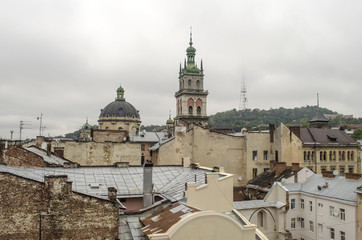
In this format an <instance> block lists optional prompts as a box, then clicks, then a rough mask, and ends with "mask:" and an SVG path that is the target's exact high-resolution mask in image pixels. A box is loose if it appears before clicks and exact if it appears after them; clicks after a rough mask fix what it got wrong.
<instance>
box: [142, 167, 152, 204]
mask: <svg viewBox="0 0 362 240" xmlns="http://www.w3.org/2000/svg"><path fill="white" fill-rule="evenodd" d="M152 168H153V163H145V164H144V165H143V207H144V208H146V207H149V206H152V204H153V183H152Z"/></svg>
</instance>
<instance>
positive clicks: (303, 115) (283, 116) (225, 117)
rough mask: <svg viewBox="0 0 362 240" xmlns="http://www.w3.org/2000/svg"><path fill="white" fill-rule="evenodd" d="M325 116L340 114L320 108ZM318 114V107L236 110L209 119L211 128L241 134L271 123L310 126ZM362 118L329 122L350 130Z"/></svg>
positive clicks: (359, 122) (361, 121)
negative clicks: (351, 125)
mask: <svg viewBox="0 0 362 240" xmlns="http://www.w3.org/2000/svg"><path fill="white" fill-rule="evenodd" d="M320 111H321V112H322V113H323V114H338V113H337V112H334V111H332V110H329V109H327V108H320ZM316 112H317V106H306V107H300V108H293V109H287V108H283V107H280V108H277V109H269V110H260V109H253V110H251V109H246V110H239V111H237V110H236V109H233V110H229V111H225V112H219V113H216V114H215V115H211V116H210V118H209V126H210V128H233V129H234V131H237V132H239V131H240V130H241V129H242V128H247V129H248V130H262V129H267V126H268V125H269V124H270V123H274V124H279V123H281V122H282V123H284V124H286V125H289V124H292V123H293V122H295V123H297V124H300V125H302V126H309V120H311V119H312V118H313V117H314V116H315V115H316ZM361 123H362V118H358V119H357V118H344V117H342V115H339V116H337V117H336V118H334V119H332V120H330V121H329V125H331V126H335V125H342V126H345V127H346V128H348V124H361Z"/></svg>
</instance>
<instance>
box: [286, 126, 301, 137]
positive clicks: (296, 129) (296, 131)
mask: <svg viewBox="0 0 362 240" xmlns="http://www.w3.org/2000/svg"><path fill="white" fill-rule="evenodd" d="M289 130H290V132H292V133H294V135H295V136H297V137H298V138H300V126H290V127H289Z"/></svg>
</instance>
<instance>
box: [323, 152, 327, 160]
mask: <svg viewBox="0 0 362 240" xmlns="http://www.w3.org/2000/svg"><path fill="white" fill-rule="evenodd" d="M323 160H324V161H327V152H326V151H324V153H323Z"/></svg>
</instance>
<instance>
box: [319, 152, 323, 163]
mask: <svg viewBox="0 0 362 240" xmlns="http://www.w3.org/2000/svg"><path fill="white" fill-rule="evenodd" d="M319 160H320V161H323V152H319Z"/></svg>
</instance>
